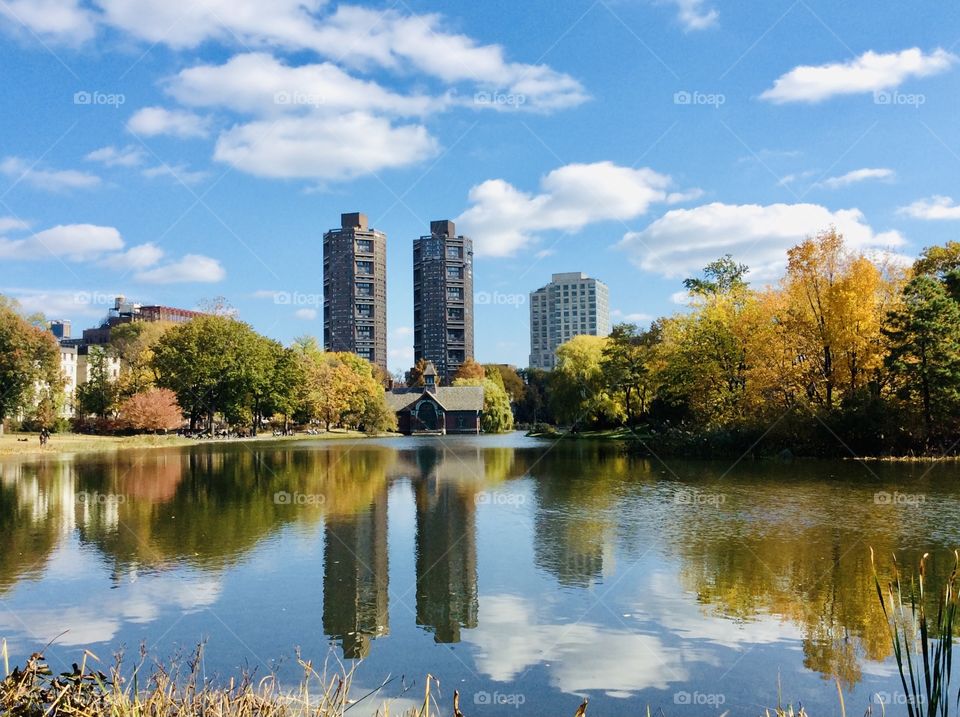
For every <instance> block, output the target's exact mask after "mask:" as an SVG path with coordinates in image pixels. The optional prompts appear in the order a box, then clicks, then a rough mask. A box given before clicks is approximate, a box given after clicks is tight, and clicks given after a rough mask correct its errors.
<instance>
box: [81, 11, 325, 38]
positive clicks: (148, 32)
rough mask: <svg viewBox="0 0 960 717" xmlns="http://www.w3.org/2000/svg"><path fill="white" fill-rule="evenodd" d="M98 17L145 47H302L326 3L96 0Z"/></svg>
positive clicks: (314, 32) (313, 29)
mask: <svg viewBox="0 0 960 717" xmlns="http://www.w3.org/2000/svg"><path fill="white" fill-rule="evenodd" d="M96 3H97V5H99V6H100V8H101V9H102V10H103V13H104V15H103V19H104V21H105V22H106V23H108V24H110V25H113V26H114V27H117V28H120V29H122V30H126V31H127V32H129V33H131V34H133V35H135V36H137V37H139V38H141V39H143V40H146V41H147V42H150V43H159V44H164V45H169V46H171V47H175V48H181V49H182V48H190V47H196V46H197V45H199V44H201V43H203V42H204V41H207V40H219V41H223V42H228V43H231V44H232V43H239V44H241V45H244V46H248V45H264V44H268V43H275V44H279V45H282V46H285V47H291V48H295V47H299V48H307V47H310V46H311V45H313V44H314V43H315V42H316V41H317V39H316V38H317V35H316V24H317V23H316V20H315V19H314V15H315V13H317V12H318V11H319V10H320V9H321V8H322V7H323V6H324V5H325V0H274V2H270V3H264V2H262V1H261V0H96Z"/></svg>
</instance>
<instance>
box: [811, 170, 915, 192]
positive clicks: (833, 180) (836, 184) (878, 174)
mask: <svg viewBox="0 0 960 717" xmlns="http://www.w3.org/2000/svg"><path fill="white" fill-rule="evenodd" d="M896 174H897V173H896V172H894V171H893V170H892V169H886V168H879V167H878V168H870V167H865V168H863V169H854V170H853V171H852V172H847V173H846V174H841V175H840V176H839V177H830V178H828V179H824V180H823V181H822V182H820V184H821V185H823V186H824V187H827V188H828V189H839V188H840V187H848V186H850V185H851V184H857V183H859V182H866V181H868V180H871V179H881V180H885V179H893V178H894V177H895V176H896Z"/></svg>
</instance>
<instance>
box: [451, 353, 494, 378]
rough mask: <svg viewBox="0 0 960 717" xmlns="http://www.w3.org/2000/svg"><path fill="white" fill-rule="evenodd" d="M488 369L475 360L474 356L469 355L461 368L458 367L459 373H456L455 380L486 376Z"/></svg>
mask: <svg viewBox="0 0 960 717" xmlns="http://www.w3.org/2000/svg"><path fill="white" fill-rule="evenodd" d="M486 375H487V371H486V369H485V368H484V367H483V366H481V365H480V364H478V363H477V362H476V361H474V360H473V359H472V358H470V357H467V359H466V361H464V362H463V363H462V364H460V368H459V369H457V373H456V374H454V377H453V378H454V380H456V379H458V378H467V379H470V378H476V379H480V378H486Z"/></svg>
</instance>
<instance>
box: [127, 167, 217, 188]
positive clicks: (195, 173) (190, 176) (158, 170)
mask: <svg viewBox="0 0 960 717" xmlns="http://www.w3.org/2000/svg"><path fill="white" fill-rule="evenodd" d="M140 173H141V174H142V175H143V176H144V177H147V178H148V179H154V178H156V177H168V178H170V179H172V180H174V181H175V182H182V183H183V184H198V183H200V182H202V181H203V180H204V179H206V178H207V177H208V176H210V175H209V173H208V172H205V171H203V170H193V169H190V168H189V167H188V166H187V165H185V164H175V165H172V166H171V165H169V164H158V165H157V166H156V167H148V168H147V169H144V170H143V171H142V172H140Z"/></svg>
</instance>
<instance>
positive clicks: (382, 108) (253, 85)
mask: <svg viewBox="0 0 960 717" xmlns="http://www.w3.org/2000/svg"><path fill="white" fill-rule="evenodd" d="M168 91H169V93H170V94H171V95H172V96H173V97H174V98H175V99H176V100H177V101H179V102H180V103H182V104H185V105H190V106H193V107H226V108H229V109H232V110H234V111H237V112H243V113H248V114H254V115H271V114H279V113H290V112H305V111H324V112H334V111H337V110H341V111H342V110H349V111H354V110H360V111H378V112H386V113H389V114H394V115H422V114H425V113H427V112H428V111H430V110H436V109H438V108H442V103H443V100H441V99H436V98H432V97H427V96H423V95H417V96H409V97H408V96H405V95H398V94H395V93H393V92H390V91H389V90H386V89H384V88H383V87H381V86H380V85H378V84H377V83H376V82H371V81H368V80H361V79H358V78H356V77H353V76H351V75H349V74H347V73H346V72H344V71H343V70H341V69H340V68H339V67H337V66H336V65H334V64H331V63H329V62H325V63H322V64H311V65H300V66H299V67H291V66H290V65H285V64H283V63H282V62H281V61H279V60H278V59H276V58H275V57H273V56H272V55H269V54H267V53H247V54H243V55H235V56H234V57H232V58H230V60H229V61H227V62H226V63H224V64H222V65H199V66H197V67H191V68H188V69H186V70H183V71H181V72H180V74H178V75H176V76H175V77H173V78H172V79H171V80H170V81H169V83H168Z"/></svg>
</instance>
